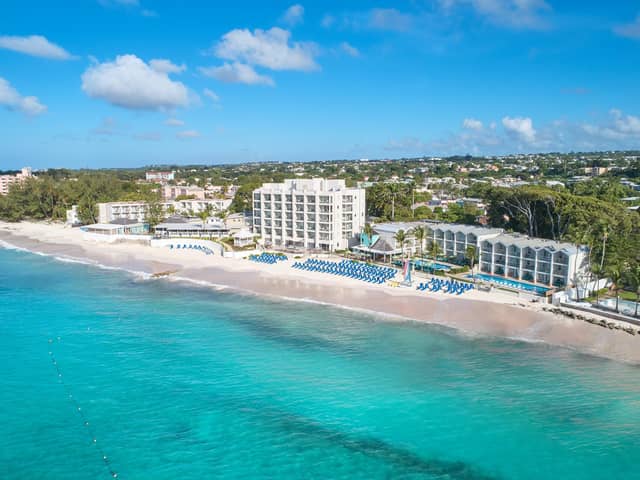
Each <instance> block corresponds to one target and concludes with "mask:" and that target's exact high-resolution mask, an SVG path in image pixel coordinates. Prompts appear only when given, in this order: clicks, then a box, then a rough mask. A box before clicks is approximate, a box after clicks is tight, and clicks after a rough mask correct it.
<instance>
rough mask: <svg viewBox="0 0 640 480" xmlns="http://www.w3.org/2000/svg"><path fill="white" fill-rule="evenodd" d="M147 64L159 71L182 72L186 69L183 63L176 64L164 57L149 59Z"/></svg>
mask: <svg viewBox="0 0 640 480" xmlns="http://www.w3.org/2000/svg"><path fill="white" fill-rule="evenodd" d="M149 66H150V67H151V68H153V69H154V70H155V71H156V72H159V73H182V72H184V71H185V70H186V69H187V66H186V65H185V64H184V63H183V64H182V65H176V64H175V63H173V62H171V60H167V59H164V58H158V59H154V60H151V61H150V62H149Z"/></svg>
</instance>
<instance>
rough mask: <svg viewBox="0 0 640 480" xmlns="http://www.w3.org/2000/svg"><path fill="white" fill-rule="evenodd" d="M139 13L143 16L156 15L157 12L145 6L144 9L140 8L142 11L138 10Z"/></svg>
mask: <svg viewBox="0 0 640 480" xmlns="http://www.w3.org/2000/svg"><path fill="white" fill-rule="evenodd" d="M140 15H142V16H143V17H157V16H158V13H157V12H155V11H154V10H147V9H146V8H145V9H142V11H141V12H140Z"/></svg>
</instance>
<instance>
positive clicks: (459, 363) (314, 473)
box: [0, 248, 640, 480]
mask: <svg viewBox="0 0 640 480" xmlns="http://www.w3.org/2000/svg"><path fill="white" fill-rule="evenodd" d="M481 314H482V312H478V315H481ZM639 345H640V344H639ZM639 348H640V347H639ZM0 368H1V375H0V478H2V479H29V480H36V479H106V478H112V477H113V475H114V474H117V478H120V479H145V480H146V479H154V480H160V479H178V478H179V479H204V478H221V479H226V478H229V479H231V478H233V479H237V478H238V479H239V478H242V479H251V478H278V479H284V478H286V479H295V478H323V479H327V478H344V479H360V478H361V479H395V478H400V479H452V480H458V479H467V480H472V479H563V480H573V479H576V480H578V479H580V480H585V479H598V480H601V479H604V478H611V479H614V478H615V479H618V478H624V479H634V478H640V458H639V457H638V444H639V441H640V367H637V366H633V365H626V364H623V363H617V362H614V361H610V360H605V359H601V358H596V357H592V356H588V355H583V354H580V353H578V352H574V351H571V350H568V349H561V348H556V347H551V346H548V345H545V344H542V343H526V342H519V341H513V340H504V339H499V338H487V337H470V336H467V335H462V334H459V333H457V332H455V331H453V330H449V329H446V328H444V327H438V326H433V325H424V324H417V323H412V322H397V321H388V320H385V319H384V318H382V317H376V316H374V315H367V314H364V313H362V312H354V311H349V310H346V309H340V308H332V307H328V306H324V305H315V304H309V303H303V302H292V301H284V300H283V301H276V300H273V299H267V298H261V297H258V296H253V295H243V294H239V293H234V292H231V291H226V290H222V291H220V290H215V289H211V288H206V287H197V286H194V285H188V284H183V283H179V282H172V281H168V280H166V279H165V280H153V279H150V278H148V277H144V276H140V275H134V274H131V273H127V272H122V271H113V270H111V271H108V270H104V269H100V268H97V267H95V266H89V265H82V264H77V263H65V262H60V261H58V260H56V259H54V258H51V257H44V256H39V255H34V254H31V253H27V252H23V251H18V250H10V249H2V248H0Z"/></svg>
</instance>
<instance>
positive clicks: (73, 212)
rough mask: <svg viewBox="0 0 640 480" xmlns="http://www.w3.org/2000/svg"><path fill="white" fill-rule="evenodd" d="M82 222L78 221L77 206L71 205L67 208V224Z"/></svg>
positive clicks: (72, 224)
mask: <svg viewBox="0 0 640 480" xmlns="http://www.w3.org/2000/svg"><path fill="white" fill-rule="evenodd" d="M80 224H82V222H81V221H80V217H79V216H78V206H77V205H72V206H71V208H70V209H69V210H67V225H71V226H74V225H80Z"/></svg>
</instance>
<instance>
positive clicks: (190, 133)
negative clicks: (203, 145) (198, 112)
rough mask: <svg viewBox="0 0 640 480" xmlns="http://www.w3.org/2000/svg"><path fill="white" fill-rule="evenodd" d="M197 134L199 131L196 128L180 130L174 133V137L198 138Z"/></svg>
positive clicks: (198, 134)
mask: <svg viewBox="0 0 640 480" xmlns="http://www.w3.org/2000/svg"><path fill="white" fill-rule="evenodd" d="M199 136H200V133H199V132H198V131H196V130H183V131H182V132H178V133H176V137H178V138H181V139H187V138H198V137H199Z"/></svg>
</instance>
